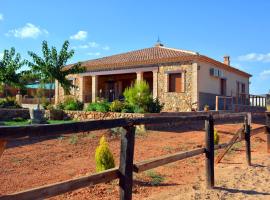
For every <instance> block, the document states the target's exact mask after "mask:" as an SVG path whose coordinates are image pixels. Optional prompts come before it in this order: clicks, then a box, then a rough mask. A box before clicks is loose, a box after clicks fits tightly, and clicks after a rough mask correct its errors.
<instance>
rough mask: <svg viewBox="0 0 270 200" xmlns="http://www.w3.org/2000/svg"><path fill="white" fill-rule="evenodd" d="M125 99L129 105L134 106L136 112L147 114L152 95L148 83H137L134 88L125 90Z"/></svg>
mask: <svg viewBox="0 0 270 200" xmlns="http://www.w3.org/2000/svg"><path fill="white" fill-rule="evenodd" d="M124 97H125V101H126V102H127V103H128V104H129V105H131V106H134V108H135V110H134V112H135V111H140V112H142V111H143V112H146V111H147V105H148V104H149V102H150V101H151V98H152V95H151V91H150V88H149V85H148V83H147V82H146V81H136V83H135V84H134V85H133V86H131V87H128V88H126V89H125V91H124ZM135 106H136V107H135Z"/></svg>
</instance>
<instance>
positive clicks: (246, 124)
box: [244, 113, 251, 166]
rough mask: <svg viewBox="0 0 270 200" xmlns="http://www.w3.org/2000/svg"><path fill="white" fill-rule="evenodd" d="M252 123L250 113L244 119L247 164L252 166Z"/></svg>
mask: <svg viewBox="0 0 270 200" xmlns="http://www.w3.org/2000/svg"><path fill="white" fill-rule="evenodd" d="M250 124H251V114H250V113H248V114H247V115H246V116H245V121H244V132H245V141H246V159H247V164H248V165H249V166H251V150H250Z"/></svg>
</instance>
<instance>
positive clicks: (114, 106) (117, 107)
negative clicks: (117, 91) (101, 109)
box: [110, 100, 124, 112]
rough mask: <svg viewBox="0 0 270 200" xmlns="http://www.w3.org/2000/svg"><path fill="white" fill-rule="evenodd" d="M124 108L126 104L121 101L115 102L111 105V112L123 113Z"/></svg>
mask: <svg viewBox="0 0 270 200" xmlns="http://www.w3.org/2000/svg"><path fill="white" fill-rule="evenodd" d="M123 108H124V104H123V103H122V102H121V101H119V100H114V101H113V102H112V103H111V105H110V111H112V112H121V111H122V109H123Z"/></svg>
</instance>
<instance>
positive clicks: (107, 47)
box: [102, 46, 111, 51]
mask: <svg viewBox="0 0 270 200" xmlns="http://www.w3.org/2000/svg"><path fill="white" fill-rule="evenodd" d="M102 49H103V50H105V51H108V50H110V49H111V48H110V47H109V46H104V47H103V48H102Z"/></svg>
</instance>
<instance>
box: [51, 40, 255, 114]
mask: <svg viewBox="0 0 270 200" xmlns="http://www.w3.org/2000/svg"><path fill="white" fill-rule="evenodd" d="M82 65H83V66H84V67H85V68H86V72H85V73H82V74H77V75H73V76H70V77H68V78H69V79H70V80H71V81H72V82H73V83H74V84H75V85H76V86H77V88H74V89H73V90H72V92H71V93H72V95H74V96H75V97H76V98H78V99H79V100H80V101H83V102H84V103H89V102H94V101H96V100H97V98H106V99H108V100H109V101H113V100H114V99H122V98H123V91H124V90H125V88H126V87H128V86H130V85H132V84H133V83H134V82H135V81H136V80H138V81H140V80H145V81H147V82H148V83H149V86H150V88H151V90H152V94H153V97H154V98H159V100H160V101H161V102H163V103H165V106H164V111H190V110H191V109H197V110H202V109H203V107H204V106H205V105H206V104H207V105H209V106H210V108H211V109H214V108H215V101H216V96H236V95H248V94H249V78H250V77H251V75H250V74H248V73H246V72H244V71H241V70H239V69H236V68H234V67H232V66H230V58H229V56H225V57H224V62H219V61H217V60H214V59H212V58H209V57H207V56H204V55H201V54H199V53H197V52H193V51H185V50H180V49H173V48H168V47H165V46H163V45H162V44H161V43H157V44H156V45H155V46H154V47H150V48H145V49H141V50H136V51H131V52H127V53H122V54H117V55H112V56H108V57H103V58H99V59H94V60H89V61H85V62H82ZM67 67H68V66H67ZM64 96H65V94H64V91H63V89H62V88H61V87H60V85H59V83H57V82H56V84H55V100H56V103H57V102H59V101H62V100H63V98H64Z"/></svg>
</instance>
